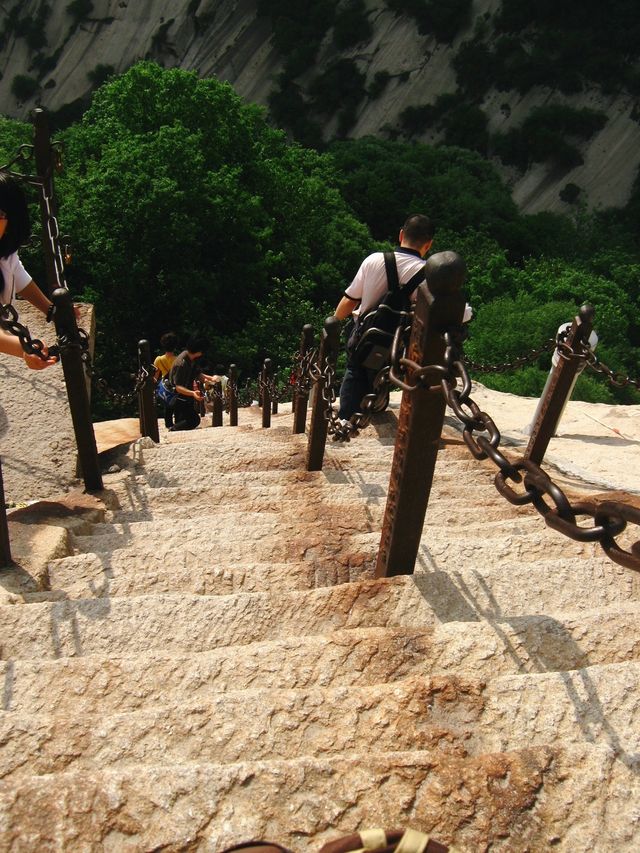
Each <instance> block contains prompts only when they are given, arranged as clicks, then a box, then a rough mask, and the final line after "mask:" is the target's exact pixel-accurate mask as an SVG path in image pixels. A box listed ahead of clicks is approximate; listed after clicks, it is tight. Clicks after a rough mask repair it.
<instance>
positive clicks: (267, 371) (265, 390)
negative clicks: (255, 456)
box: [260, 358, 273, 428]
mask: <svg viewBox="0 0 640 853" xmlns="http://www.w3.org/2000/svg"><path fill="white" fill-rule="evenodd" d="M272 376H273V367H272V365H271V359H270V358H265V360H264V364H263V366H262V373H261V375H260V389H261V391H262V397H261V400H262V426H263V428H266V427H270V426H271V377H272Z"/></svg>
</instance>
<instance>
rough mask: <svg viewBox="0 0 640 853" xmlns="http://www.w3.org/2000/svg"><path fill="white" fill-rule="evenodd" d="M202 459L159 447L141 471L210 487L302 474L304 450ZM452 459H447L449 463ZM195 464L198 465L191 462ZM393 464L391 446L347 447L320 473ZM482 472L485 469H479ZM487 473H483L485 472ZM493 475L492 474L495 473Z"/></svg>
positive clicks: (212, 453)
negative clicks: (242, 474) (264, 474)
mask: <svg viewBox="0 0 640 853" xmlns="http://www.w3.org/2000/svg"><path fill="white" fill-rule="evenodd" d="M201 451H202V453H201V456H195V457H194V453H193V450H192V448H190V447H188V446H186V447H182V446H180V445H176V446H164V447H163V446H162V445H161V446H160V447H158V448H157V449H154V450H150V451H145V453H144V456H143V460H144V470H145V476H146V478H147V481H148V483H149V485H150V486H154V487H155V486H180V485H182V484H189V485H196V484H197V485H200V484H203V485H207V486H211V485H212V480H213V481H214V482H215V478H216V476H217V472H227V471H247V472H252V473H253V472H254V471H256V470H260V469H262V470H272V471H277V470H297V471H301V472H302V471H304V470H305V464H306V450H305V449H304V448H296V447H294V446H292V445H289V444H284V443H283V444H282V445H278V446H277V447H268V446H255V447H247V446H245V445H230V447H229V449H228V450H224V451H223V450H221V449H218V448H216V447H215V446H214V447H211V448H209V447H208V446H206V445H203V447H202V448H201ZM450 458H451V457H449V459H450ZM194 459H195V460H197V464H196V462H195V461H194ZM392 460H393V447H392V446H385V447H381V446H376V448H375V450H373V449H371V450H370V449H368V448H367V447H363V446H362V445H361V446H360V447H359V448H355V447H354V448H353V449H351V448H350V447H349V446H338V447H337V448H331V449H328V450H327V453H326V454H325V458H324V465H323V470H326V471H331V470H334V471H358V472H362V473H366V472H368V471H387V472H389V471H390V470H391V463H392ZM446 462H447V460H446V459H445V458H444V455H443V458H442V459H441V460H440V463H439V464H440V466H442V467H445V466H446ZM455 464H456V468H458V472H459V474H460V473H461V472H465V473H466V472H470V474H471V472H474V471H476V470H477V469H478V466H479V463H478V462H477V461H476V460H474V459H473V458H472V457H470V456H469V458H468V459H456V463H455ZM480 468H481V469H484V466H482V465H480ZM485 470H486V469H485ZM494 473H495V471H494Z"/></svg>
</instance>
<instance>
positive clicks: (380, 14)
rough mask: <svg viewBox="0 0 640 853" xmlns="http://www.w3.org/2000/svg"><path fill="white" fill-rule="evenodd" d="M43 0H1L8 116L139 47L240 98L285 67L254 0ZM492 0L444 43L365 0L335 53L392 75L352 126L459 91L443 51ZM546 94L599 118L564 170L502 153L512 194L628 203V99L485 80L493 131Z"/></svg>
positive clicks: (550, 205)
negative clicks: (520, 167) (351, 33)
mask: <svg viewBox="0 0 640 853" xmlns="http://www.w3.org/2000/svg"><path fill="white" fill-rule="evenodd" d="M43 5H44V4H43V3H42V2H41V0H21V2H20V3H16V2H12V1H11V0H4V2H1V0H0V13H2V16H3V21H4V32H5V36H4V39H3V40H1V39H0V68H1V70H2V79H1V80H0V112H3V113H5V114H7V115H9V116H14V117H19V118H24V117H26V116H27V115H28V113H29V110H30V109H31V108H33V107H34V106H35V105H36V104H41V105H43V106H44V107H46V108H49V109H52V110H55V109H59V108H60V107H62V106H63V105H65V104H69V103H71V102H73V101H75V100H76V99H79V98H88V97H89V95H90V92H91V89H92V88H93V87H94V85H95V82H94V81H95V80H96V79H99V77H100V71H101V66H111V67H112V68H113V69H114V70H115V72H122V71H125V70H126V69H127V68H128V67H129V66H130V65H132V64H133V63H134V62H136V61H137V60H140V59H142V58H145V57H147V58H151V59H155V60H157V61H159V62H161V63H162V64H164V65H166V66H180V67H183V68H185V69H189V70H194V71H196V72H197V73H198V74H200V75H201V76H212V75H215V76H218V77H219V78H221V79H224V80H228V81H229V82H230V83H232V84H233V86H234V88H235V89H236V90H237V91H238V92H239V94H241V95H242V96H243V97H244V98H246V99H247V100H249V101H253V102H256V103H258V104H263V105H266V104H267V101H268V96H269V94H270V92H271V91H272V90H273V87H274V85H275V79H276V76H277V74H278V73H279V71H281V69H282V57H281V56H279V54H278V53H277V51H276V50H275V49H274V47H273V44H272V38H271V35H272V34H271V29H270V24H269V21H268V20H267V19H265V18H261V17H258V16H257V14H256V0H199V2H198V0H136V2H133V0H95V1H94V2H93V4H87V5H88V6H91V5H92V6H93V8H92V10H91V11H90V12H89V13H85V14H84V16H83V15H79V17H78V18H77V19H76V20H75V21H74V18H73V16H72V15H71V14H70V13H69V11H67V7H68V6H69V5H71V6H74V5H75V6H76V7H77V8H79V7H81V6H82V3H78V2H76V3H75V4H69V3H68V0H51V2H50V3H49V4H47V6H48V8H49V11H48V13H47V8H43ZM497 5H498V3H497V0H475V3H474V5H473V11H472V15H471V20H470V23H469V25H468V26H467V28H466V29H465V30H461V31H460V32H459V33H458V35H457V36H456V38H455V39H454V41H453V43H452V44H450V45H444V44H442V43H438V42H436V40H435V39H434V38H431V37H428V36H421V35H419V34H418V32H417V29H416V25H415V22H414V21H413V19H412V18H409V17H402V18H399V17H396V16H395V15H394V14H393V13H392V12H391V11H390V10H389V9H388V8H387V6H386V5H385V3H384V2H383V0H368V2H367V9H368V18H369V21H370V22H371V24H372V36H371V38H369V39H368V40H367V41H366V42H363V43H362V44H360V45H358V46H357V47H355V48H353V49H350V50H348V51H345V52H344V53H343V54H342V55H343V56H344V57H346V58H349V59H353V60H355V62H356V63H357V66H358V68H359V69H360V70H361V71H362V72H364V73H366V78H367V85H369V84H370V82H371V81H373V79H374V77H375V75H376V73H378V72H385V74H387V75H388V79H389V82H388V84H387V86H386V87H385V89H384V91H383V92H382V94H380V95H379V96H378V97H376V98H375V99H371V98H370V99H364V100H363V101H362V102H361V103H360V105H359V107H358V109H357V115H356V116H355V122H354V124H353V126H352V128H351V130H350V135H351V136H355V137H357V136H362V135H365V134H377V133H379V132H381V131H382V129H383V128H387V129H389V128H390V129H392V130H393V128H397V127H398V117H399V115H400V113H401V112H402V111H403V110H404V109H406V108H407V107H410V106H422V105H425V104H429V103H433V102H434V101H435V99H436V98H437V97H438V96H439V95H441V94H443V93H447V92H453V91H455V89H456V78H455V74H454V71H453V68H452V66H451V58H452V56H453V55H454V53H455V51H456V50H457V48H458V46H459V45H460V43H461V42H462V41H464V40H465V39H468V38H469V37H470V35H471V33H472V32H473V31H474V27H475V24H476V22H477V21H478V20H479V19H480V18H481V17H482V16H483V15H485V14H486V13H487V12H490V11H492V10H493V9H494V8H495V7H496V6H497ZM12 17H13V18H14V19H15V18H16V17H19V19H20V20H21V21H22V22H23V25H22V29H23V30H24V29H25V25H24V22H25V21H27V20H28V21H31V22H32V24H31V27H32V29H31V32H30V34H29V33H28V34H27V36H25V35H24V33H23V34H19V33H17V32H16V31H15V30H16V28H15V27H13V28H11V27H9V26H8V22H9V21H10V20H11V19H12ZM18 29H20V27H18ZM44 40H46V43H43V41H44ZM325 41H326V43H325V44H323V45H322V46H321V49H320V51H319V55H318V59H317V65H316V66H315V67H314V69H313V70H314V71H315V70H317V68H318V67H321V66H322V65H323V64H326V63H328V62H330V61H331V60H333V59H335V58H336V51H335V47H334V46H333V43H332V42H331V40H330V39H326V40H325ZM30 45H31V46H30ZM310 71H311V69H310ZM17 75H24V76H25V77H27V78H31V80H32V82H31V88H32V89H33V91H32V93H31V94H29V93H28V89H29V84H27V86H26V90H27V91H25V92H24V94H22V100H21V99H20V98H19V97H16V94H15V89H16V87H15V83H14V81H15V78H16V76H17ZM550 103H562V104H567V105H570V106H573V107H589V108H591V109H597V110H600V111H602V112H603V113H605V114H606V116H607V122H606V124H605V126H604V127H603V128H602V129H601V130H600V131H599V132H598V133H596V134H595V135H594V136H592V137H591V139H589V140H588V142H584V143H582V144H581V145H580V152H581V154H582V157H583V159H584V162H583V164H581V165H579V166H577V167H576V168H573V169H571V170H569V171H567V170H566V169H558V168H557V167H556V168H553V167H550V166H549V165H548V164H537V165H535V166H534V167H533V168H530V169H529V170H528V171H527V172H526V173H524V174H521V173H516V172H510V171H509V170H508V169H505V168H504V167H502V166H501V164H500V163H499V161H498V162H497V165H499V166H500V168H501V170H502V171H503V173H504V175H505V177H506V178H507V180H508V181H509V183H510V185H511V187H512V190H513V195H514V198H515V200H516V202H517V203H518V204H519V205H520V207H521V208H522V209H523V210H524V211H526V212H536V211H539V210H556V211H567V210H568V209H569V208H568V206H567V204H565V202H563V201H562V200H561V199H560V197H559V192H560V191H561V190H562V188H563V187H565V186H566V185H567V184H568V183H575V184H576V185H578V186H579V187H580V188H581V189H582V193H583V194H582V198H583V199H585V200H586V201H588V204H589V205H590V206H591V207H607V206H621V205H624V204H625V203H626V201H627V199H628V196H629V192H630V189H631V185H632V183H633V181H634V179H635V177H636V174H637V171H638V165H639V163H640V123H638V121H637V120H634V118H633V114H634V103H633V99H632V98H630V97H625V96H619V95H618V96H615V97H613V96H611V97H606V96H604V95H602V94H601V93H599V92H598V91H597V90H592V91H591V92H588V93H581V94H578V95H572V96H565V95H561V94H560V93H559V92H557V91H554V90H551V89H547V88H541V87H538V88H535V89H533V90H531V91H530V92H528V93H527V94H526V95H524V96H523V95H520V94H518V93H517V92H515V91H513V92H504V91H501V92H498V91H495V90H492V91H490V92H489V93H488V94H487V95H486V96H485V97H484V99H483V101H482V104H481V107H482V109H483V111H484V112H485V114H486V115H487V117H488V119H489V128H488V129H489V131H490V132H492V133H493V132H496V131H506V130H508V129H510V128H513V127H518V126H519V125H520V124H521V123H522V121H523V120H524V118H525V117H526V116H527V115H528V113H529V112H530V110H531V109H532V107H535V106H541V105H546V104H550ZM334 131H335V120H334V121H331V120H329V121H328V122H327V123H326V128H325V132H326V134H327V135H328V136H330V135H331V134H332V132H334ZM414 138H416V139H419V140H420V141H423V142H427V143H430V142H437V141H438V139H439V134H438V132H434V131H426V132H424V133H423V134H422V135H419V136H415V137H414Z"/></svg>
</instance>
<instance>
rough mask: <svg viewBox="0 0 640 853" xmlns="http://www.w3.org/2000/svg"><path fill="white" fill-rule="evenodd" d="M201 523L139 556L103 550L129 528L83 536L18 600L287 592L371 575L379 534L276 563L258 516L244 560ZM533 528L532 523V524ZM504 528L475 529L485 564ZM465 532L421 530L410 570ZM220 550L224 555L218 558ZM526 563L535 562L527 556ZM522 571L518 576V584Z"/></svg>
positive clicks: (519, 530)
mask: <svg viewBox="0 0 640 853" xmlns="http://www.w3.org/2000/svg"><path fill="white" fill-rule="evenodd" d="M376 514H377V510H369V511H368V512H367V516H369V518H368V519H367V522H368V525H371V526H373V527H374V528H375V527H376V526H379V523H380V522H381V518H377V519H376V518H375V516H376ZM536 521H537V519H535V518H534V519H523V520H522V521H518V522H517V523H516V524H514V525H513V527H512V528H511V529H512V531H513V532H512V535H514V536H518V535H519V536H520V538H521V541H522V542H524V543H525V544H526V542H527V541H531V537H532V536H535V537H537V536H538V532H539V531H538V530H537V529H536V527H535V522H536ZM172 523H173V524H175V523H176V522H175V521H173V522H172ZM203 523H204V524H205V526H206V529H207V531H208V532H209V534H210V535H209V536H208V537H207V538H206V540H205V541H204V542H203V543H202V545H201V547H199V546H198V544H197V542H198V538H197V537H196V538H191V539H189V544H188V546H187V547H184V546H183V545H182V544H179V547H177V548H175V549H173V548H172V547H171V545H170V543H169V545H168V546H166V547H165V546H162V547H161V546H160V545H158V544H156V540H157V536H156V534H155V531H154V529H153V528H152V529H150V530H148V531H147V538H150V540H151V546H150V549H151V551H152V552H153V553H145V552H148V551H149V549H148V548H146V547H145V544H144V541H142V540H141V539H138V542H137V547H136V543H135V542H133V541H131V542H129V543H128V544H127V545H124V546H123V547H122V548H117V547H115V548H113V550H109V549H103V547H102V546H103V544H104V543H111V544H112V546H113V545H114V544H118V543H119V542H120V541H121V539H123V538H125V539H126V538H127V536H128V535H129V534H131V533H132V532H133V531H131V530H128V532H123V531H120V530H119V534H118V538H117V539H114V538H113V536H115V535H116V534H107V533H103V535H102V536H96V537H94V538H87V540H88V542H90V544H91V545H92V546H93V548H94V549H95V551H93V552H83V553H78V554H75V555H72V556H69V557H63V558H59V559H56V560H52V561H50V562H49V564H48V577H49V587H50V590H51V594H50V595H43V594H42V593H37V594H32V595H30V596H25V601H38V600H40V601H42V600H52V599H53V598H54V597H58V598H59V597H60V596H61V595H62V594H63V595H64V596H65V597H69V598H83V597H86V598H93V597H111V598H113V597H117V596H122V595H142V594H145V593H158V592H178V591H184V592H187V593H193V594H198V595H226V594H229V593H232V592H269V591H271V592H276V591H283V592H287V591H288V590H291V589H310V588H312V587H314V586H326V585H329V584H335V583H337V582H347V581H349V580H350V581H354V580H358V579H363V578H365V577H369V578H370V577H372V576H373V570H374V568H375V550H376V548H375V539H376V536H377V541H378V542H379V533H377V534H376V535H375V536H374V535H372V536H371V537H367V542H368V546H369V547H368V548H367V547H366V545H363V546H362V548H361V550H360V554H361V555H364V556H363V559H362V560H361V561H358V560H356V559H355V554H357V553H358V551H357V550H354V549H350V548H349V547H348V546H345V542H344V539H341V542H342V546H341V547H342V548H343V551H344V549H345V548H346V552H347V554H349V553H350V554H351V560H350V561H348V562H347V563H345V562H344V556H345V553H344V552H343V553H342V561H341V562H336V561H329V560H325V559H322V558H321V556H319V555H318V554H316V556H314V555H313V553H312V551H311V550H310V548H307V550H306V552H305V556H306V559H304V560H300V561H297V562H294V561H291V560H289V561H285V562H279V563H275V562H274V554H275V553H277V551H278V549H279V548H281V544H280V542H279V540H276V541H274V539H273V535H274V534H272V533H271V532H270V530H269V528H268V527H267V520H266V519H263V524H264V526H262V527H261V526H260V525H259V524H256V525H255V526H253V527H251V530H252V533H253V534H254V535H262V536H263V537H264V540H263V542H262V544H261V546H260V547H259V546H258V545H254V546H252V547H251V552H252V554H253V559H247V560H246V561H244V562H231V561H228V560H229V556H228V555H229V553H230V552H232V551H234V550H237V549H235V548H234V547H230V546H228V545H227V544H226V542H227V541H228V540H229V539H231V540H232V541H235V537H236V536H237V531H236V529H235V528H233V527H231V528H219V527H216V525H215V523H211V524H207V520H206V519H203ZM362 523H363V524H364V523H365V521H364V520H363V521H362ZM154 524H157V522H154ZM537 526H538V527H539V521H538V525H537ZM174 529H175V528H172V527H171V526H170V525H169V524H167V527H166V528H161V529H160V533H161V535H162V536H170V535H171V531H172V530H174ZM504 529H505V522H504V521H501V522H487V524H485V525H483V526H482V528H481V529H480V528H479V529H478V535H480V534H481V535H482V536H483V537H484V538H482V539H479V540H478V546H477V547H478V554H479V558H484V562H485V563H487V562H488V561H489V557H491V556H493V554H494V549H493V548H492V545H491V540H492V536H491V534H493V537H495V539H496V541H498V542H500V543H502V542H503V539H502V537H501V534H502V533H503V531H504ZM531 529H533V530H534V533H528V532H527V531H529V530H531ZM306 530H307V533H306V534H302V538H303V539H305V541H306V543H307V545H309V546H310V545H311V544H312V539H311V538H310V536H309V531H308V528H307V529H306ZM472 530H473V529H472V528H471V527H469V526H467V527H460V526H455V527H454V526H452V525H451V526H448V527H446V528H442V529H438V530H434V529H432V528H428V529H426V531H425V534H424V538H426V539H427V541H428V542H429V545H428V546H427V545H424V546H422V547H421V552H420V555H419V565H418V567H417V574H423V573H425V572H427V571H429V570H431V571H433V572H439V568H438V566H439V563H440V562H445V563H446V555H445V559H444V560H439V559H438V557H437V556H436V555H435V552H436V551H437V550H438V548H446V549H447V550H449V546H450V543H451V541H452V540H454V539H455V538H456V537H458V538H460V539H461V540H462V541H465V543H466V540H464V539H463V537H464V534H465V533H466V534H467V535H468V536H472V535H473V532H472ZM143 532H144V531H143V530H142V529H139V530H138V534H139V537H142V534H143ZM312 532H313V531H311V533H312ZM374 533H375V531H374ZM134 538H135V537H134ZM174 538H175V542H176V543H182V542H183V541H184V536H182V535H178V534H177V533H176V534H175V537H174ZM335 538H336V537H335V536H332V544H331V547H332V548H334V546H335ZM213 539H215V540H216V541H217V548H216V549H215V550H212V548H211V541H212V540H213ZM223 540H224V541H223ZM83 541H84V540H83ZM297 541H301V537H300V536H298V534H294V535H293V536H291V538H290V539H289V540H288V542H289V544H295V543H296V542H297ZM535 541H537V538H536V539H535ZM469 547H471V546H469ZM245 550H246V548H245ZM318 550H320V552H321V551H322V545H321V544H320V545H319V547H318V546H317V545H316V551H318ZM547 550H548V549H547ZM261 551H262V552H264V551H267V552H268V558H267V559H265V560H263V561H260V560H259V559H258V557H257V556H256V555H257V554H258V552H261ZM221 553H222V554H223V555H224V557H221V556H220V554H221ZM487 553H488V555H489V556H487ZM497 553H498V558H499V559H502V558H503V557H504V560H505V567H506V568H507V570H508V572H509V576H510V583H513V582H523V583H524V584H525V586H526V587H529V586H530V585H531V583H530V579H529V575H530V570H529V569H525V567H524V565H523V561H522V560H521V559H520V557H519V556H518V554H517V553H516V555H515V556H514V557H511V555H509V554H505V551H504V549H503V550H499V551H498V552H497ZM529 562H531V561H529ZM533 562H539V561H535V560H534V561H533ZM563 566H564V560H562V562H561V566H560V569H561V571H562V568H563ZM552 570H554V571H555V567H552ZM464 571H466V564H465V568H463V572H464ZM521 575H522V576H523V577H522V581H521V579H520V576H521ZM437 582H438V584H441V583H442V578H440V577H438V579H437ZM454 582H455V581H454Z"/></svg>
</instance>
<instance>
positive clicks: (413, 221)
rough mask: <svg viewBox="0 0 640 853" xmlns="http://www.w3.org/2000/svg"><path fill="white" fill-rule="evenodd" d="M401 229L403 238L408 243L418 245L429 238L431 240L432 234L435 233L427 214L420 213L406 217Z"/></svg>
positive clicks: (434, 227)
mask: <svg viewBox="0 0 640 853" xmlns="http://www.w3.org/2000/svg"><path fill="white" fill-rule="evenodd" d="M402 230H403V231H404V237H405V240H407V241H408V242H409V243H414V244H415V245H419V244H421V243H426V242H428V241H429V240H433V237H434V234H435V233H436V226H435V225H434V224H433V222H432V221H431V220H430V219H429V217H428V216H425V215H424V214H422V213H413V214H412V215H411V216H409V217H407V220H406V222H405V223H404V225H403V226H402Z"/></svg>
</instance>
